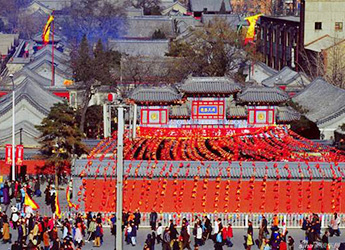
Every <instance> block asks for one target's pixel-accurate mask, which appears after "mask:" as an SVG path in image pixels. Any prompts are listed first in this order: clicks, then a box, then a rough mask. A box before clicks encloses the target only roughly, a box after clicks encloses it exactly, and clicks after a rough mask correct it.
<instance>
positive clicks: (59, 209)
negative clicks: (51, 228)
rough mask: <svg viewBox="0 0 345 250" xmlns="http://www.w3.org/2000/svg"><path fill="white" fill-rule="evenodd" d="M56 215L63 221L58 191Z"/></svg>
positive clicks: (56, 195)
mask: <svg viewBox="0 0 345 250" xmlns="http://www.w3.org/2000/svg"><path fill="white" fill-rule="evenodd" d="M55 215H56V216H57V217H58V218H59V219H61V208H60V202H59V193H58V191H57V190H56V193H55Z"/></svg>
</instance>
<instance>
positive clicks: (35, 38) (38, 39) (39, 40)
mask: <svg viewBox="0 0 345 250" xmlns="http://www.w3.org/2000/svg"><path fill="white" fill-rule="evenodd" d="M52 38H53V36H52V33H51V32H50V34H49V41H50V42H51V41H52ZM32 40H34V41H35V42H39V43H42V42H43V39H42V33H39V34H37V35H36V36H34V38H32ZM60 41H61V37H60V36H58V35H56V34H54V42H60Z"/></svg>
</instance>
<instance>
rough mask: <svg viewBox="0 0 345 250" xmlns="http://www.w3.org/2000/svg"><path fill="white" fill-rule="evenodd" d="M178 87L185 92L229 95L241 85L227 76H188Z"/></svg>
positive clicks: (235, 91) (237, 90)
mask: <svg viewBox="0 0 345 250" xmlns="http://www.w3.org/2000/svg"><path fill="white" fill-rule="evenodd" d="M180 89H181V91H182V92H184V93H186V94H196V95H206V96H207V95H210V94H225V95H231V94H234V93H237V92H239V91H240V90H241V87H240V85H239V84H238V83H235V82H234V81H233V80H232V79H229V78H227V77H189V78H188V79H186V80H185V81H184V83H183V84H182V85H181V88H180Z"/></svg>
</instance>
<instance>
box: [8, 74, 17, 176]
mask: <svg viewBox="0 0 345 250" xmlns="http://www.w3.org/2000/svg"><path fill="white" fill-rule="evenodd" d="M9 77H10V78H11V81H12V180H13V181H15V180H16V159H15V152H16V151H15V150H16V141H15V126H16V119H15V108H16V100H15V91H14V81H13V74H10V75H9Z"/></svg>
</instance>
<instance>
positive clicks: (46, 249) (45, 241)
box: [43, 230, 50, 250]
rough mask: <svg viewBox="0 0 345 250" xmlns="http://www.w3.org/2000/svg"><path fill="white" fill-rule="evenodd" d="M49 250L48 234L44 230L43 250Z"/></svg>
mask: <svg viewBox="0 0 345 250" xmlns="http://www.w3.org/2000/svg"><path fill="white" fill-rule="evenodd" d="M49 248H50V243H49V234H48V231H47V230H45V231H44V233H43V249H44V250H49Z"/></svg>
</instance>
